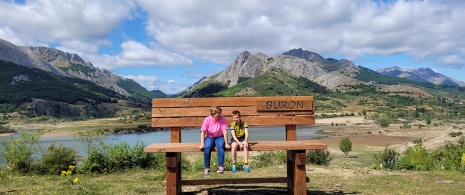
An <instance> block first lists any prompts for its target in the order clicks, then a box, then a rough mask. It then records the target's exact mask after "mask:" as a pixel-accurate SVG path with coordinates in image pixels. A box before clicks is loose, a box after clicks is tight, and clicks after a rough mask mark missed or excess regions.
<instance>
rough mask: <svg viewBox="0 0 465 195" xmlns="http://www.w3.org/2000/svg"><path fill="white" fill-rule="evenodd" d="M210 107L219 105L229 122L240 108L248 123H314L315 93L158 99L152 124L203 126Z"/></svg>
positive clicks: (163, 125) (243, 118)
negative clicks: (304, 94) (312, 94)
mask: <svg viewBox="0 0 465 195" xmlns="http://www.w3.org/2000/svg"><path fill="white" fill-rule="evenodd" d="M211 106H220V107H221V109H222V110H223V112H222V114H223V116H225V117H226V120H227V121H228V122H232V117H231V112H232V111H233V110H239V111H240V112H241V115H242V120H243V121H246V122H247V124H248V125H249V126H284V125H312V124H315V118H314V116H313V113H314V112H313V96H270V97H213V98H157V99H153V100H152V107H153V108H152V127H200V126H202V122H203V120H204V119H205V117H206V116H209V115H210V108H211Z"/></svg>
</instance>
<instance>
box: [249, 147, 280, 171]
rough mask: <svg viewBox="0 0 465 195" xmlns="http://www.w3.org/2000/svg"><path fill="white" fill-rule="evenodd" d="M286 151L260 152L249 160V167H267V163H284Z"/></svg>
mask: <svg viewBox="0 0 465 195" xmlns="http://www.w3.org/2000/svg"><path fill="white" fill-rule="evenodd" d="M286 159H287V158H286V151H284V150H281V151H270V152H260V154H259V155H258V156H255V157H253V159H252V162H250V166H251V167H255V168H259V167H267V166H269V165H280V164H284V163H286Z"/></svg>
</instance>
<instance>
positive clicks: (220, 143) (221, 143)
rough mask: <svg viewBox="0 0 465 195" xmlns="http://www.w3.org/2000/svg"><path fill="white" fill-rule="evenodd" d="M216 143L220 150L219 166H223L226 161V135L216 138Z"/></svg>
mask: <svg viewBox="0 0 465 195" xmlns="http://www.w3.org/2000/svg"><path fill="white" fill-rule="evenodd" d="M215 145H216V149H217V150H218V167H222V166H223V162H224V137H223V136H221V137H217V138H215Z"/></svg>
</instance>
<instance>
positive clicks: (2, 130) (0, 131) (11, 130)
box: [0, 125, 15, 133]
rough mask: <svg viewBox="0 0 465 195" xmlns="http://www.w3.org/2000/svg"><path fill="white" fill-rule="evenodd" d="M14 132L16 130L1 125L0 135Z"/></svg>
mask: <svg viewBox="0 0 465 195" xmlns="http://www.w3.org/2000/svg"><path fill="white" fill-rule="evenodd" d="M14 132H15V130H13V129H10V128H8V127H5V126H3V125H0V133H14Z"/></svg>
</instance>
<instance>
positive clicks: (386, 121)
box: [378, 118, 391, 128]
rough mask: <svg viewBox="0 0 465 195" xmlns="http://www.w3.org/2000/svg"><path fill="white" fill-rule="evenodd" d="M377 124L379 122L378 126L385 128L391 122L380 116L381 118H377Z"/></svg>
mask: <svg viewBox="0 0 465 195" xmlns="http://www.w3.org/2000/svg"><path fill="white" fill-rule="evenodd" d="M378 124H379V126H381V127H382V128H386V127H389V125H390V124H391V123H390V122H389V120H388V119H385V118H382V119H379V120H378Z"/></svg>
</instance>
